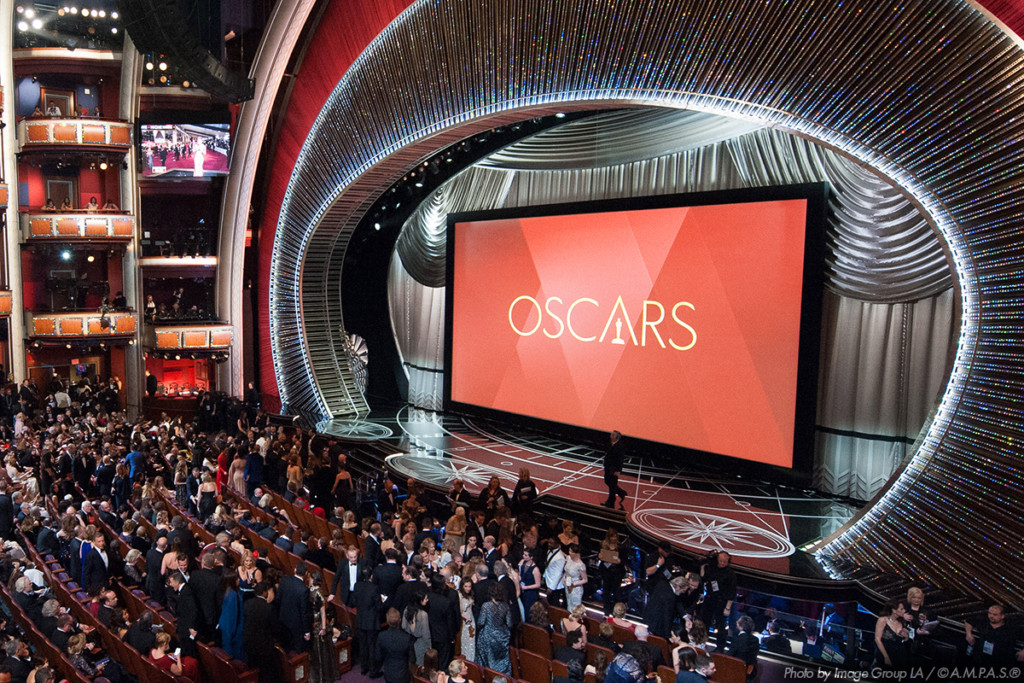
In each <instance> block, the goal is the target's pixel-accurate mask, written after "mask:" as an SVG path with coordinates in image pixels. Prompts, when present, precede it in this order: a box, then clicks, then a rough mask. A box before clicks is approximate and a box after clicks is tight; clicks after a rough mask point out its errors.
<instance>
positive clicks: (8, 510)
mask: <svg viewBox="0 0 1024 683" xmlns="http://www.w3.org/2000/svg"><path fill="white" fill-rule="evenodd" d="M13 533H14V501H12V500H11V497H10V496H9V495H7V494H6V493H3V494H0V538H4V539H10V538H12V535H13Z"/></svg>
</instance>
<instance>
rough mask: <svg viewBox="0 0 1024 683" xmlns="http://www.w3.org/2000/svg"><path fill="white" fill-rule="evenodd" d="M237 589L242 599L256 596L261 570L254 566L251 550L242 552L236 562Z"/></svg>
mask: <svg viewBox="0 0 1024 683" xmlns="http://www.w3.org/2000/svg"><path fill="white" fill-rule="evenodd" d="M237 573H238V590H239V592H240V593H241V594H242V600H248V599H249V598H254V597H256V586H257V585H259V583H260V582H261V581H262V580H263V572H262V571H260V569H258V568H257V567H256V556H255V555H253V554H252V551H251V550H246V551H245V552H243V553H242V559H241V561H239V563H238V570H237Z"/></svg>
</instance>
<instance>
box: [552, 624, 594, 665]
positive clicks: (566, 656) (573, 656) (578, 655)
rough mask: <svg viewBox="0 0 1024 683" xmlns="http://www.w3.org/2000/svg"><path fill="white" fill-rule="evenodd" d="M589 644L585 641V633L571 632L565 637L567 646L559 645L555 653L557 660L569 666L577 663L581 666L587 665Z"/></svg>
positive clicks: (579, 631)
mask: <svg viewBox="0 0 1024 683" xmlns="http://www.w3.org/2000/svg"><path fill="white" fill-rule="evenodd" d="M586 648H587V643H586V641H584V640H583V632H582V631H581V630H580V629H576V630H573V631H569V633H567V634H566V636H565V645H559V646H558V649H557V650H556V651H555V659H557V660H558V661H560V662H562V663H564V664H568V663H569V662H572V661H576V662H579V663H580V664H584V665H585V664H586V663H587V653H586V651H585V650H586Z"/></svg>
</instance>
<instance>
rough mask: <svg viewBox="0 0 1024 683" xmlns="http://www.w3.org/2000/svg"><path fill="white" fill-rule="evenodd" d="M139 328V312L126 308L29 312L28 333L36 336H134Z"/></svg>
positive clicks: (41, 337)
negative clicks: (129, 310)
mask: <svg viewBox="0 0 1024 683" xmlns="http://www.w3.org/2000/svg"><path fill="white" fill-rule="evenodd" d="M137 329H138V319H137V317H136V315H135V314H134V313H127V312H124V311H117V312H109V313H101V312H100V311H82V312H79V313H27V312H26V314H25V331H26V335H27V336H28V337H29V338H32V339H57V338H60V339H66V338H78V339H96V340H102V339H107V338H110V337H134V336H135V331H136V330H137Z"/></svg>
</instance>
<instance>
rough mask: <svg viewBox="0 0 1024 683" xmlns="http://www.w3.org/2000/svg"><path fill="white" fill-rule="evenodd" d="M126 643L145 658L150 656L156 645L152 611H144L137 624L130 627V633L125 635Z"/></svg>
mask: <svg viewBox="0 0 1024 683" xmlns="http://www.w3.org/2000/svg"><path fill="white" fill-rule="evenodd" d="M124 642H126V643H128V644H129V645H131V646H132V647H133V648H135V650H136V651H137V652H139V653H140V654H141V655H142V656H143V657H148V656H149V651H150V650H152V649H153V646H154V645H156V634H155V633H154V632H153V611H152V610H148V609H147V610H143V612H142V614H140V615H139V618H138V619H137V620H136V621H135V623H133V624H132V625H131V626H129V627H128V632H127V633H125V634H124Z"/></svg>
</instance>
